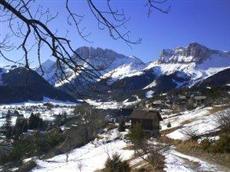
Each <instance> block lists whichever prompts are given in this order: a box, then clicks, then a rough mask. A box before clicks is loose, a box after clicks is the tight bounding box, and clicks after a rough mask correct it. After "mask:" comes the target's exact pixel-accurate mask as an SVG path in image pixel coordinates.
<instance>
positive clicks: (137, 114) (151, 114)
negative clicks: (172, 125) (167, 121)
mask: <svg viewBox="0 0 230 172" xmlns="http://www.w3.org/2000/svg"><path fill="white" fill-rule="evenodd" d="M130 118H131V119H151V120H155V119H159V120H160V121H161V120H162V117H161V115H160V113H159V112H158V111H153V110H134V111H133V112H132V114H131V115H130Z"/></svg>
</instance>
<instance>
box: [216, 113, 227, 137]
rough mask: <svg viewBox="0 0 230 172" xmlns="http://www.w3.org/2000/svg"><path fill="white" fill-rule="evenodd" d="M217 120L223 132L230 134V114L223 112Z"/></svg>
mask: <svg viewBox="0 0 230 172" xmlns="http://www.w3.org/2000/svg"><path fill="white" fill-rule="evenodd" d="M217 120H218V123H219V125H220V128H221V130H222V131H223V132H229V133H230V114H228V113H227V112H226V113H225V112H223V113H222V114H221V115H220V116H219V117H218V119H217Z"/></svg>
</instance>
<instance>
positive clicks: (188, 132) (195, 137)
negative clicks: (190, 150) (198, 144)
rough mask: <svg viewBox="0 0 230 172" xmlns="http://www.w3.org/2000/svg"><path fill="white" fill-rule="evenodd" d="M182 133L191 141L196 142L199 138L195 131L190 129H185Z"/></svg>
mask: <svg viewBox="0 0 230 172" xmlns="http://www.w3.org/2000/svg"><path fill="white" fill-rule="evenodd" d="M182 133H183V134H185V135H186V136H187V137H188V138H190V139H191V140H194V141H197V140H198V139H199V136H198V135H197V133H196V131H194V130H192V129H189V128H188V129H185V130H183V131H182Z"/></svg>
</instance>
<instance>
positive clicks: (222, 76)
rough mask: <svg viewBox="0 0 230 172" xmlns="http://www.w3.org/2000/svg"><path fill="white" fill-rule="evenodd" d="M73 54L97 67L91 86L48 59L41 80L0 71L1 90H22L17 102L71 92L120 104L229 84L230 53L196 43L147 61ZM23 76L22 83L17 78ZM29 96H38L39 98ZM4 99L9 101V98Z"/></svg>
mask: <svg viewBox="0 0 230 172" xmlns="http://www.w3.org/2000/svg"><path fill="white" fill-rule="evenodd" d="M76 52H77V53H78V54H79V55H80V56H81V57H82V58H83V59H85V61H86V62H88V63H89V64H91V65H93V66H94V67H95V68H96V69H97V72H98V74H99V78H95V79H93V78H91V79H90V82H87V83H86V82H85V80H84V77H85V76H86V75H85V74H84V73H82V74H80V75H76V74H74V73H73V72H72V71H71V70H70V69H68V67H66V66H64V65H63V69H64V71H65V73H66V76H67V78H64V77H60V76H61V71H60V69H59V68H58V67H57V65H56V63H55V62H53V61H51V60H47V61H45V62H44V63H43V64H42V69H43V71H44V73H42V72H41V69H40V68H37V69H36V71H37V73H38V74H40V76H42V77H43V78H44V79H42V78H41V77H40V76H39V75H37V74H36V72H33V71H26V70H25V69H22V68H16V69H13V70H11V71H10V72H9V70H6V69H0V85H1V89H3V87H6V86H7V88H13V90H15V91H8V92H17V89H19V88H20V89H21V90H23V89H22V88H26V89H25V91H27V94H23V95H24V96H21V97H20V98H17V100H29V99H32V100H33V99H36V100H37V99H39V100H40V99H42V97H50V98H54V99H62V100H67V99H68V100H72V97H71V96H69V94H71V95H72V96H75V95H76V93H75V92H74V91H73V90H75V91H76V90H77V91H78V92H80V94H81V96H83V98H92V99H116V100H124V99H127V98H130V96H135V95H139V96H141V95H142V97H143V96H144V95H145V94H146V93H148V92H151V94H154V93H159V92H167V91H169V90H172V89H177V88H182V87H193V86H207V85H211V86H221V85H224V84H229V83H230V77H228V76H229V72H230V71H229V70H230V52H226V51H220V50H212V49H209V48H207V47H205V46H203V45H200V44H198V43H191V44H189V45H188V46H187V47H178V48H175V49H165V50H162V52H161V54H160V57H159V58H158V60H156V61H152V62H149V63H144V62H142V61H141V60H140V59H138V58H137V57H133V56H131V57H128V56H125V55H122V54H119V53H117V52H115V51H113V50H109V49H101V48H92V47H80V48H78V49H77V50H76ZM73 59H74V60H75V61H76V62H77V63H78V64H81V65H82V66H84V67H85V68H88V69H91V67H90V66H89V65H88V63H86V62H82V61H79V60H78V58H76V57H74V56H73ZM25 73H30V75H31V76H33V77H31V78H30V79H31V81H29V82H27V83H29V86H28V87H26V86H25V83H26V82H25V79H26V78H24V75H25ZM14 75H15V76H14ZM21 75H23V78H24V80H21V77H22V76H21ZM17 76H20V79H17V78H18V77H17ZM7 78H10V79H7ZM32 78H33V79H32ZM34 78H36V82H35V81H34ZM79 81H80V83H79ZM13 83H14V84H13ZM15 83H16V84H15ZM19 83H23V84H24V85H20V84H19ZM82 85H83V86H82ZM13 86H14V87H13ZM73 87H74V88H73ZM28 88H30V89H31V90H30V89H28ZM41 88H42V89H41ZM1 89H0V91H1ZM36 90H39V91H36ZM46 90H49V91H46ZM29 92H36V94H37V95H36V96H34V95H33V94H32V93H29ZM30 94H31V95H30ZM105 95H106V96H105ZM8 97H9V99H10V97H11V96H8ZM75 98H76V97H75ZM143 98H144V97H143ZM1 99H2V98H0V101H1ZM4 100H7V99H6V98H5V99H4ZM7 101H8V100H7Z"/></svg>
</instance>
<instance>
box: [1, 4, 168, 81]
mask: <svg viewBox="0 0 230 172" xmlns="http://www.w3.org/2000/svg"><path fill="white" fill-rule="evenodd" d="M62 1H63V3H64V5H63V10H65V11H66V14H67V15H66V21H67V24H69V25H71V26H73V29H76V32H77V33H78V35H80V37H81V38H82V39H84V40H85V41H88V39H87V37H88V35H89V34H88V33H86V32H85V28H81V25H80V23H81V21H82V20H83V18H84V16H83V15H81V14H78V13H77V9H73V7H72V4H73V3H74V0H62ZM111 1H112V0H104V2H105V3H106V7H107V8H106V9H101V8H99V7H98V5H97V3H96V2H94V1H93V0H85V2H86V4H87V6H88V8H89V11H90V12H91V14H92V15H93V16H94V18H95V20H96V21H97V22H98V28H99V29H102V30H107V31H108V33H109V35H110V36H111V37H112V38H113V39H115V40H117V39H121V40H123V41H124V42H125V43H127V44H128V45H131V44H137V43H140V41H141V40H140V39H137V40H131V39H130V36H129V35H130V31H129V30H127V29H126V27H125V25H126V23H127V22H128V21H129V18H127V17H126V15H125V13H124V11H123V10H118V9H114V8H113V7H112V5H111ZM167 1H168V0H146V1H145V3H146V6H147V8H148V14H150V13H151V12H152V10H157V11H160V12H162V13H168V11H169V8H166V9H162V4H165V3H166V2H167ZM57 16H58V13H55V14H52V13H51V11H50V9H45V8H44V7H43V6H42V5H41V4H39V1H35V0H0V23H4V24H5V26H6V25H7V26H8V28H9V33H7V34H6V35H2V34H1V35H0V36H1V37H0V56H1V57H2V58H4V59H5V60H7V61H9V62H13V63H17V64H18V63H19V64H20V65H25V67H26V68H28V69H30V61H31V57H30V55H29V52H30V51H31V50H32V49H35V52H36V54H37V61H38V63H39V66H40V69H41V71H42V73H43V72H44V71H43V69H42V66H41V62H42V59H41V58H42V57H41V52H42V50H43V48H48V49H49V50H50V52H51V55H52V56H53V57H54V58H55V59H56V64H57V66H58V68H60V69H61V70H60V71H61V75H62V76H64V77H65V78H66V79H67V78H68V76H67V75H66V73H65V70H64V68H68V69H70V70H71V71H72V72H74V73H75V74H77V75H79V74H81V73H84V74H85V76H87V77H85V78H86V79H87V80H91V79H92V78H97V77H98V76H99V73H98V72H97V69H96V68H95V67H94V66H92V65H91V64H89V63H88V62H87V61H86V59H84V58H82V57H81V56H80V55H79V54H78V53H77V52H76V51H75V48H74V47H73V44H72V42H71V40H70V39H68V38H67V37H66V36H65V35H63V34H61V35H59V34H58V32H57V30H56V29H57V28H52V27H51V26H50V25H49V24H50V23H51V22H52V21H53V20H56V18H57ZM15 36H16V37H17V38H18V39H19V40H20V43H19V45H12V42H14V38H15ZM9 40H10V41H9ZM12 48H17V49H21V50H22V51H23V53H22V54H23V57H22V60H23V62H21V60H20V62H19V61H14V60H13V58H11V57H7V55H6V54H5V53H6V51H10V50H12ZM73 57H75V59H73ZM76 59H77V60H76ZM84 63H86V64H87V66H89V67H85V66H84V65H83V64H84Z"/></svg>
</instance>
